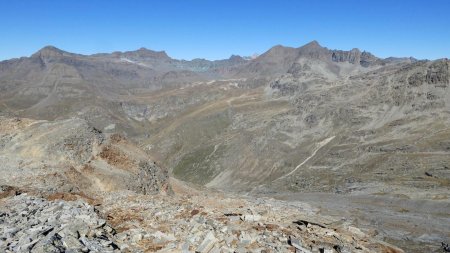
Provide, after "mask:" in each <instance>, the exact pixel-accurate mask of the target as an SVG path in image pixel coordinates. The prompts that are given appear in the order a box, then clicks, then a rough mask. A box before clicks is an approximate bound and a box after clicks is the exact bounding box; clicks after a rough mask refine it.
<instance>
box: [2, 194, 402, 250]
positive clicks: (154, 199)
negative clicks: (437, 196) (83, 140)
mask: <svg viewBox="0 0 450 253" xmlns="http://www.w3.org/2000/svg"><path fill="white" fill-rule="evenodd" d="M183 191H186V188H185V189H184V190H183ZM3 193H4V192H3ZM15 194H18V193H15ZM15 194H12V195H13V196H9V197H7V198H4V199H2V200H1V202H0V203H1V206H0V235H1V238H0V250H1V251H2V252H355V251H357V252H403V251H402V250H400V249H398V248H396V247H394V246H392V245H389V244H387V243H383V242H381V241H377V240H375V239H373V238H372V236H373V235H375V234H374V231H367V232H363V231H361V230H359V229H358V228H356V227H353V226H350V225H349V224H347V225H342V224H341V225H338V224H333V221H332V220H329V219H327V218H324V217H320V216H317V215H315V214H314V212H313V211H312V210H311V209H310V208H309V207H308V206H307V205H306V206H302V205H298V206H296V205H293V206H289V205H287V204H286V202H280V201H274V200H265V199H256V200H255V199H252V200H248V199H241V198H233V197H227V196H224V195H222V194H218V193H208V194H205V193H200V192H196V193H194V194H192V193H189V194H187V193H185V192H184V193H183V192H177V194H176V195H174V196H163V195H153V196H149V195H140V194H136V193H133V192H114V193H112V194H102V196H101V197H100V198H99V199H96V200H95V201H94V200H93V199H91V198H89V199H84V198H80V197H79V196H77V195H73V194H70V193H60V194H53V195H49V196H46V197H44V198H43V197H39V196H36V195H35V194H32V193H20V194H19V195H15ZM88 202H90V203H91V204H89V203H88Z"/></svg>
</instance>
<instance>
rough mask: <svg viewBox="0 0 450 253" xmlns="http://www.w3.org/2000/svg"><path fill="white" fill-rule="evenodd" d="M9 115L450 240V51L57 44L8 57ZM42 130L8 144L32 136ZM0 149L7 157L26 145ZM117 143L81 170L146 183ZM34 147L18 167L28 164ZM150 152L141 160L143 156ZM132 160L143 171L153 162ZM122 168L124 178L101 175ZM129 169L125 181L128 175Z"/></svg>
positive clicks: (4, 111)
mask: <svg viewBox="0 0 450 253" xmlns="http://www.w3.org/2000/svg"><path fill="white" fill-rule="evenodd" d="M0 115H1V116H2V117H4V119H5V121H6V118H7V119H11V118H28V119H30V120H33V121H39V120H45V121H48V122H55V123H48V124H56V125H55V126H51V125H48V126H46V127H48V129H50V130H51V129H53V130H51V131H55V132H57V133H59V132H60V131H62V132H64V130H63V129H64V128H65V127H69V126H70V125H71V124H75V125H77V124H81V125H83V127H82V129H84V130H83V133H84V132H86V131H87V130H86V129H91V130H89V131H90V132H92V131H94V130H92V129H95V131H98V132H99V133H101V134H120V136H124V138H125V137H126V138H127V139H129V140H130V141H131V142H132V143H133V144H127V143H128V142H125V141H124V142H119V143H118V144H117V143H113V144H114V145H115V146H114V147H115V149H117V150H121V153H123V152H124V150H126V149H127V147H131V146H132V148H130V149H134V148H139V149H142V150H143V151H142V152H143V153H145V154H146V155H148V156H149V157H150V158H151V160H152V161H155V162H156V164H158V166H160V167H161V168H165V169H166V170H167V171H168V175H169V176H170V177H174V178H176V179H177V180H180V181H182V182H186V183H187V184H192V185H195V186H196V187H203V188H205V189H209V190H218V191H224V192H231V193H232V194H245V195H249V196H259V197H273V198H279V199H284V200H292V201H294V200H296V201H298V200H304V198H308V196H315V197H316V198H313V199H312V200H311V199H308V201H310V202H311V203H312V204H315V205H318V206H321V207H322V208H323V209H324V210H334V209H342V212H338V211H328V212H331V213H332V214H333V215H337V216H339V215H341V216H343V215H348V213H347V212H350V209H349V210H344V209H346V208H355V209H352V211H354V210H360V212H361V214H355V216H354V217H353V218H354V219H357V220H358V221H359V222H360V223H361V224H363V225H367V224H369V225H370V224H372V223H377V222H380V220H381V221H382V222H386V224H387V225H386V226H381V225H378V229H379V233H380V236H381V237H383V238H387V239H388V241H389V242H392V243H394V244H396V245H399V246H400V247H404V248H406V249H413V250H428V249H431V248H433V247H435V246H431V245H437V244H438V243H440V242H441V241H443V240H445V238H448V237H449V236H450V234H448V231H450V228H449V225H448V224H450V223H448V218H449V217H448V214H445V211H442V210H445V209H446V208H450V202H449V197H450V194H449V192H450V191H449V190H450V169H449V168H450V128H449V127H448V126H449V125H450V61H449V60H448V59H439V60H434V61H429V60H417V59H415V58H412V57H405V58H394V57H389V58H379V57H376V56H375V55H373V54H371V53H369V52H366V51H361V50H359V49H352V50H349V51H345V50H331V49H328V48H326V47H323V46H321V45H320V44H319V43H318V42H317V41H312V42H310V43H308V44H306V45H304V46H301V47H298V48H293V47H284V46H280V45H278V46H274V47H272V48H271V49H269V50H268V51H267V52H265V53H263V54H261V55H259V56H257V57H241V56H236V55H233V56H231V57H230V58H229V59H224V60H215V61H210V60H205V59H193V60H190V61H187V60H178V59H172V58H171V57H169V56H168V55H167V53H166V52H164V51H152V50H149V49H146V48H140V49H138V50H136V51H128V52H113V53H99V54H93V55H81V54H75V53H69V52H65V51H63V50H60V49H58V48H55V47H52V46H47V47H44V48H42V49H41V50H39V51H38V52H36V53H34V54H33V55H31V56H30V57H22V58H18V59H11V60H6V61H2V62H0ZM58 122H62V123H58ZM80 122H85V123H80ZM58 124H59V125H58ZM61 124H62V127H59V126H60V125H61ZM84 124H86V126H85V125H84ZM88 126H89V127H88ZM90 127H92V128H90ZM50 130H49V131H50ZM20 131H22V130H20ZM27 131H28V130H27ZM30 131H31V130H30ZM33 131H37V130H33ZM39 131H43V130H39ZM39 131H37V132H35V133H31V132H29V133H28V132H26V133H23V137H20V138H19V137H17V138H16V139H14V138H13V139H8V138H9V137H8V138H6V137H5V136H6V134H4V136H3V139H4V142H5V143H6V142H8V141H11V140H14V141H17V142H19V140H23V139H26V140H28V138H31V137H30V136H29V135H33V134H38V135H39V136H40V135H41V134H43V133H42V132H39ZM75 132H76V131H75ZM11 135H13V134H11ZM20 136H22V135H20ZM27 136H28V137H27ZM11 138H12V137H11ZM74 138H75V137H74ZM77 138H78V137H76V138H75V139H77ZM80 138H81V137H80ZM83 138H84V137H83ZM105 138H106V137H105ZM41 142H42V141H41ZM41 142H39V140H33V141H31V139H30V143H35V144H33V145H38V144H39V145H41V144H42V143H41ZM43 142H45V141H43ZM0 144H1V145H0V146H1V147H2V148H3V151H2V152H3V156H2V157H7V154H13V153H14V152H15V151H17V150H22V149H24V150H25V148H23V147H22V146H20V145H18V144H14V143H9V144H2V142H0ZM46 145H47V144H46ZM48 145H50V144H48ZM51 145H53V144H51ZM55 145H56V144H55ZM95 145H97V144H95ZM95 145H94V146H95ZM108 145H109V144H108V142H106V144H101V143H100V144H98V145H97V146H95V147H96V148H98V149H99V150H100V151H99V152H97V153H93V154H94V156H93V157H92V158H86V161H84V160H83V163H79V164H72V166H73V167H74V169H75V170H78V171H82V168H83V167H85V165H86V163H87V162H89V161H91V162H89V164H92V166H91V167H92V169H91V174H89V175H90V176H88V177H91V176H92V175H97V176H96V177H95V178H98V179H96V180H97V181H96V182H99V181H102V180H110V181H111V180H113V181H111V182H113V183H112V184H118V185H120V187H121V189H131V188H133V187H134V186H133V187H131V186H130V185H129V184H130V183H129V182H130V180H133V178H134V176H133V175H129V172H123V171H122V170H123V168H122V167H120V164H119V165H116V164H111V161H110V160H108V157H102V156H101V153H102V151H101V149H102V148H104V146H107V147H109V146H108ZM111 145H112V144H111ZM127 145H128V146H127ZM44 146H45V145H44ZM36 147H40V146H36ZM52 148H53V146H52ZM40 149H42V150H46V151H45V152H44V153H43V154H47V153H48V152H50V153H52V151H47V150H52V149H48V148H47V147H46V146H45V147H42V148H40ZM94 149H95V148H94ZM21 152H22V151H21ZM24 152H25V151H23V152H22V153H21V157H18V158H17V159H16V160H14V159H12V160H14V161H12V160H11V159H10V160H8V164H14V165H11V166H18V164H19V163H20V162H19V161H20V160H21V159H22V160H23V159H26V156H27V154H29V153H24ZM26 152H31V151H30V150H27V151H26ZM139 152H141V151H139ZM139 152H138V151H136V152H135V153H136V154H139V155H137V156H138V158H132V159H131V160H133V161H135V160H136V161H137V160H140V159H141V158H142V156H143V154H141V153H139ZM33 157H34V156H33ZM42 157H43V156H42V155H41V156H36V157H34V158H33V159H37V160H39V159H42ZM3 159H6V158H3ZM54 159H55V161H60V160H61V159H59V158H54ZM58 159H59V160H58ZM119 160H120V158H119ZM105 161H106V164H105ZM14 162H17V164H16V163H14ZM4 163H7V162H6V160H5V161H4ZM108 163H109V165H107V164H108ZM132 164H133V166H134V167H133V168H134V169H133V171H134V172H133V173H138V172H136V171H140V170H142V168H141V167H142V166H140V165H139V164H140V163H139V162H137V163H136V162H133V163H132ZM152 166H153V165H152ZM155 166H156V165H155ZM158 166H157V167H158ZM144 167H145V166H144ZM147 167H148V166H147ZM147 167H145V168H147ZM108 168H109V169H110V170H111V171H114V173H116V174H114V176H113V177H107V176H98V175H103V174H104V173H105V170H108ZM151 168H154V167H151ZM155 168H156V167H155ZM158 168H159V167H158ZM83 171H86V170H85V169H84V170H83ZM92 171H94V172H92ZM152 171H153V170H152ZM155 171H158V172H157V174H158V173H159V174H161V175H160V176H158V177H157V178H164V177H165V176H164V173H163V172H159V170H155ZM102 173H103V174H102ZM159 174H158V175H159ZM118 175H125V176H124V178H123V180H118V181H114V180H116V179H117V178H118V177H120V176H118ZM104 178H109V179H104ZM110 178H113V179H110ZM150 178H152V177H150ZM152 180H153V179H152ZM75 181H76V180H75ZM157 182H158V183H157V185H158V188H164V187H163V186H162V185H163V183H161V180H160V179H158V180H157ZM98 185H100V186H101V185H103V184H101V183H99V184H98ZM21 186H23V185H21ZM100 186H97V187H100ZM74 187H79V188H80V187H81V186H76V185H75V186H74ZM139 187H140V188H139ZM139 187H138V188H139V189H143V188H145V189H147V188H149V186H148V185H146V184H143V183H142V182H140V185H139ZM81 188H82V187H81ZM96 189H97V188H96ZM133 189H134V188H133ZM300 193H301V194H300ZM308 194H309V195H308ZM330 196H333V197H330ZM363 197H364V199H365V200H371V201H368V202H370V203H365V202H364V205H374V206H375V207H374V208H379V207H378V206H376V205H377V203H378V202H380V201H387V202H389V203H391V202H396V204H392V210H390V209H389V210H388V211H386V212H384V211H383V210H377V211H374V213H370V212H372V211H371V210H369V211H367V210H366V209H364V208H363V207H362V205H363V204H361V203H362V202H361V198H363ZM321 198H322V199H327V198H336V199H338V200H339V199H340V200H342V203H344V200H345V201H348V203H351V204H348V205H347V206H343V204H342V205H339V204H338V202H339V201H336V202H333V201H328V202H326V203H323V202H322V201H321ZM402 210H403V211H402ZM447 210H448V209H447ZM324 212H325V211H324ZM344 213H345V214H344ZM424 214H427V215H428V217H433V221H429V220H427V219H426V218H424V216H423V215H424ZM371 217H373V219H372V218H371ZM408 219H410V220H413V221H414V222H412V223H404V222H405V220H408ZM398 224H402V226H401V227H400V226H397V225H398ZM417 224H422V225H424V226H427V228H426V229H423V228H422V229H420V228H417V227H416V226H415V225H417ZM369 225H368V226H369ZM372 225H373V224H372ZM405 238H408V240H406V239H405ZM411 241H413V242H411ZM423 243H425V245H423Z"/></svg>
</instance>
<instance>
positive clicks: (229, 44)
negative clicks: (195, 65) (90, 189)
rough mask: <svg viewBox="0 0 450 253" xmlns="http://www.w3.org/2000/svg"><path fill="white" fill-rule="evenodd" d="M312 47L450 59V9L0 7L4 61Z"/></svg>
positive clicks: (361, 2)
mask: <svg viewBox="0 0 450 253" xmlns="http://www.w3.org/2000/svg"><path fill="white" fill-rule="evenodd" d="M312 40H317V41H319V43H320V44H321V45H323V46H326V47H328V48H332V49H345V50H348V49H351V48H354V47H357V48H360V49H363V50H367V51H370V52H372V53H374V54H375V55H377V56H380V57H388V56H414V57H417V58H420V59H423V58H427V59H436V58H443V57H448V58H450V1H448V0H428V1H417V0H409V1H406V0H404V1H401V0H376V1H375V0H374V1H369V0H358V1H357V0H348V1H345V0H334V1H332V0H329V1H325V0H324V1H312V0H310V1H300V0H297V1H294V0H292V1H282V0H278V1H275V0H274V1H264V0H258V1H250V0H248V1H245V0H241V1H237V0H236V1H235V0H227V1H225V0H223V1H219V0H210V1H205V0H198V1H196V0H191V1H189V0H179V1H175V0H173V1H171V0H165V1H138V0H134V1H125V0H123V1H116V0H109V1H106V0H105V1H102V0H95V1H90V0H77V1H75V0H72V1H68V0H65V1H58V0H53V1H50V0H39V1H31V0H21V1H15V0H2V1H0V60H3V59H9V58H13V57H20V56H28V55H31V54H32V53H33V52H35V51H37V50H39V49H40V48H42V47H43V46H45V45H54V46H56V47H58V48H61V49H63V50H66V51H70V52H75V53H82V54H92V53H97V52H112V51H126V50H135V49H138V48H140V47H146V48H149V49H153V50H165V51H166V52H167V53H168V54H169V56H171V57H174V58H182V59H192V58H196V57H200V58H207V59H222V58H228V57H229V56H230V55H231V54H239V55H251V54H253V53H263V52H264V51H266V50H268V49H269V48H270V47H272V46H274V45H277V44H282V45H285V46H292V47H298V46H301V45H303V44H305V43H307V42H309V41H312Z"/></svg>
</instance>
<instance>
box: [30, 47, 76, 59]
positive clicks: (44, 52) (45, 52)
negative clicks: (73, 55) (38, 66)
mask: <svg viewBox="0 0 450 253" xmlns="http://www.w3.org/2000/svg"><path fill="white" fill-rule="evenodd" d="M68 54H70V53H68V52H65V51H63V50H61V49H59V48H56V47H54V46H45V47H43V48H42V49H40V50H39V51H37V52H36V53H34V54H33V55H32V56H31V57H46V58H48V57H57V56H63V55H68Z"/></svg>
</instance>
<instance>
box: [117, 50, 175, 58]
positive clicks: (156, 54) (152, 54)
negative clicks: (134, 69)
mask: <svg viewBox="0 0 450 253" xmlns="http://www.w3.org/2000/svg"><path fill="white" fill-rule="evenodd" d="M126 53H135V54H136V55H138V56H140V57H143V58H147V57H148V58H156V59H170V57H169V56H168V55H167V53H166V51H154V50H150V49H147V48H145V47H141V48H139V49H138V50H136V51H134V52H133V51H131V52H126Z"/></svg>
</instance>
